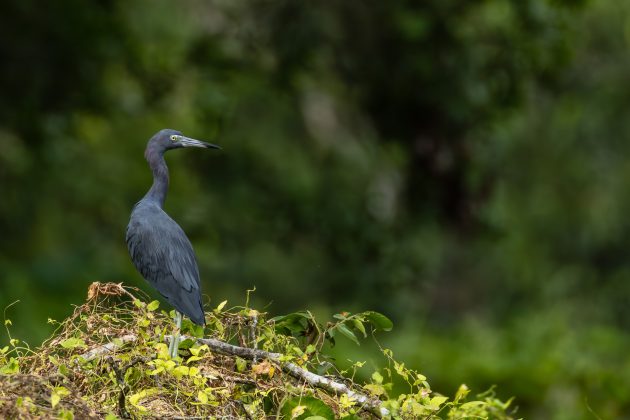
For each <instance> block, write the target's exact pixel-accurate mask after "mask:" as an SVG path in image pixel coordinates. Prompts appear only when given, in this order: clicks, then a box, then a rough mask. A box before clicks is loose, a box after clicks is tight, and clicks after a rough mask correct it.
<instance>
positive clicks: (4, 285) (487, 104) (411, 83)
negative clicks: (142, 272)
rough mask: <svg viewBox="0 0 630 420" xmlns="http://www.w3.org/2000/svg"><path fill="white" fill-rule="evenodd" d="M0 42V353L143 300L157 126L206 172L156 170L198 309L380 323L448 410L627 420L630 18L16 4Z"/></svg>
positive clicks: (349, 353) (575, 10) (314, 4)
mask: <svg viewBox="0 0 630 420" xmlns="http://www.w3.org/2000/svg"><path fill="white" fill-rule="evenodd" d="M0 16H2V17H1V18H0V19H1V24H0V58H1V61H2V64H1V65H0V92H1V97H0V308H4V307H6V306H7V305H8V304H9V303H11V302H13V301H15V300H20V303H18V304H16V305H14V306H12V307H11V308H10V309H9V310H8V311H7V317H9V318H11V319H12V320H13V328H12V333H13V335H14V336H17V337H19V338H23V339H25V340H27V341H28V342H30V343H31V344H32V345H37V344H38V343H39V342H40V341H41V340H42V339H43V338H44V337H46V336H47V335H48V334H50V332H51V328H52V327H51V326H50V325H48V324H47V323H46V321H47V319H48V318H49V317H51V318H55V319H63V318H64V317H66V316H67V315H69V314H70V313H71V311H72V305H78V304H80V303H81V302H83V300H84V298H85V294H86V288H87V286H88V285H89V284H90V283H91V282H93V281H113V282H123V283H125V284H127V285H133V286H138V287H141V288H143V289H145V290H148V287H147V285H146V284H145V283H144V281H143V280H142V279H141V277H140V276H139V274H137V273H136V272H135V270H134V268H133V267H132V265H131V263H130V261H129V257H128V255H127V250H126V247H125V243H124V229H125V226H126V223H127V220H128V215H129V212H130V210H131V207H132V206H133V204H134V203H135V202H136V201H137V200H138V199H139V198H140V197H141V196H142V195H143V194H144V192H145V191H146V190H147V189H148V187H149V185H150V182H151V179H150V172H149V170H148V169H147V166H146V162H144V160H143V156H142V153H143V149H144V146H145V144H146V141H147V140H148V138H149V137H150V136H151V135H152V134H153V133H154V132H156V131H157V130H159V129H161V128H166V127H168V128H175V129H179V130H182V131H183V132H184V133H185V134H187V135H189V136H191V137H196V138H200V139H203V140H207V141H212V142H215V143H219V144H221V145H222V146H223V147H224V151H223V152H219V153H216V152H209V151H206V152H204V151H199V150H190V149H188V150H178V151H175V152H171V153H169V154H168V155H167V161H168V163H169V165H170V169H171V181H172V182H171V191H170V194H169V197H168V199H167V203H166V210H167V211H168V212H169V213H170V214H171V215H172V216H173V217H174V218H175V219H176V220H177V221H178V222H179V223H180V224H181V225H182V227H183V228H184V230H185V231H186V232H187V233H188V235H189V237H190V239H191V241H192V242H193V244H194V247H195V250H196V252H197V255H198V260H199V265H200V271H201V274H202V281H203V289H204V292H205V294H206V299H205V301H206V302H207V303H208V305H210V306H216V304H218V303H219V302H220V301H222V300H224V299H228V300H229V302H230V304H242V303H243V302H244V299H245V290H246V289H248V288H252V287H253V286H256V288H257V290H256V292H255V293H254V299H255V303H256V304H257V305H258V307H259V308H261V309H263V308H264V309H265V310H267V311H268V312H270V313H271V314H274V315H277V314H281V313H286V312H288V311H293V310H299V309H311V310H314V311H316V312H317V313H320V314H323V315H324V316H327V315H329V314H331V313H334V312H338V311H342V310H348V311H359V310H367V309H372V310H378V311H380V312H383V313H385V314H387V315H388V316H390V317H391V318H392V319H393V320H394V322H395V329H394V331H393V332H391V333H389V334H385V335H380V336H379V339H380V341H381V343H382V344H383V345H384V346H387V347H390V348H392V349H393V350H394V353H395V354H396V355H397V356H398V357H399V358H401V359H402V360H404V361H405V362H406V364H407V365H408V366H412V367H414V368H417V369H419V370H420V371H422V372H423V373H424V374H426V375H427V376H428V378H429V381H430V383H431V384H432V385H433V387H434V388H435V389H436V390H438V391H441V392H444V393H451V394H452V393H454V392H455V390H456V389H457V387H458V386H459V384H460V383H462V382H465V383H466V384H468V385H469V386H470V387H472V388H473V389H474V390H476V391H483V390H485V389H487V388H488V387H490V386H491V385H493V384H496V385H498V388H497V389H498V394H499V396H500V397H501V398H504V399H507V398H509V397H511V396H516V402H515V405H518V406H519V411H518V413H517V415H518V416H524V417H526V418H554V419H581V418H585V419H591V418H596V417H595V416H594V415H593V414H592V413H593V412H594V413H596V415H598V416H599V417H601V418H621V417H623V416H624V413H627V412H628V411H630V379H629V378H630V337H629V334H628V327H629V326H630V321H629V318H628V315H627V311H628V306H629V304H630V264H629V263H628V261H629V259H628V255H629V254H630V218H629V217H628V215H629V214H630V194H629V192H630V161H629V159H628V154H629V152H630V142H629V140H630V118H628V115H629V110H630V54H629V52H630V3H628V2H624V1H613V0H600V1H595V0H593V1H560V0H557V1H544V0H513V1H508V0H485V1H469V0H460V1H455V0H424V1H411V0H410V1H403V0H391V1H382V0H365V1H341V2H323V1H280V0H276V1H271V0H251V1H227V0H223V1H214V2H205V1H182V2H166V1H151V2H149V1H139V0H127V1H94V2H84V1H78V0H76V1H61V2H35V1H23V0H22V1H4V2H2V5H1V6H0ZM3 334H4V333H3ZM5 340H6V335H3V336H2V341H5ZM339 344H340V347H339V348H338V349H337V350H336V354H337V355H338V357H339V358H340V359H341V360H345V359H347V358H353V359H355V360H370V361H371V362H370V363H371V365H370V366H371V367H373V366H374V365H379V364H380V363H382V359H379V358H377V357H375V356H374V355H375V349H374V347H375V346H374V345H373V344H369V343H366V344H365V345H363V346H361V347H355V346H354V345H352V344H351V343H346V342H342V341H341V340H340V343H339ZM365 374H369V370H366V372H365Z"/></svg>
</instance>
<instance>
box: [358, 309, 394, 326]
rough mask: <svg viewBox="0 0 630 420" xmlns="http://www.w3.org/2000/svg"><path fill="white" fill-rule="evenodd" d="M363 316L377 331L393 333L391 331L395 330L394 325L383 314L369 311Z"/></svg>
mask: <svg viewBox="0 0 630 420" xmlns="http://www.w3.org/2000/svg"><path fill="white" fill-rule="evenodd" d="M363 316H365V318H367V320H368V321H370V323H371V324H372V325H373V326H374V328H375V329H377V330H383V331H391V329H392V328H394V323H393V322H392V321H391V320H390V319H389V318H387V317H386V316H385V315H383V314H381V313H378V312H374V311H367V312H363Z"/></svg>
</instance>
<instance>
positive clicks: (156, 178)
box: [144, 145, 168, 208]
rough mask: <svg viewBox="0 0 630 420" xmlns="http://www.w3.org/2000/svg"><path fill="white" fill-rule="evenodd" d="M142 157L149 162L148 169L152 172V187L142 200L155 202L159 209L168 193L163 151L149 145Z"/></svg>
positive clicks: (166, 170)
mask: <svg viewBox="0 0 630 420" xmlns="http://www.w3.org/2000/svg"><path fill="white" fill-rule="evenodd" d="M144 157H145V158H146V159H147V162H149V167H150V168H151V172H153V185H151V189H150V190H149V191H148V192H147V193H146V195H145V196H144V200H148V201H152V202H155V203H157V204H158V205H159V206H160V208H161V207H162V206H163V205H164V200H166V192H167V191H168V167H167V166H166V162H165V161H164V151H163V150H157V148H155V147H151V145H149V146H148V147H147V149H146V151H145V152H144Z"/></svg>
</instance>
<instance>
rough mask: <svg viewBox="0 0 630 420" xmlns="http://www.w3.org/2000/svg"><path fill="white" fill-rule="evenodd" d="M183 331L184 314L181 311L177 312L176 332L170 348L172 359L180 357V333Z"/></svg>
mask: <svg viewBox="0 0 630 420" xmlns="http://www.w3.org/2000/svg"><path fill="white" fill-rule="evenodd" d="M181 329H182V314H181V312H179V311H175V331H174V332H173V338H172V339H171V344H170V346H169V347H168V351H169V353H170V354H171V359H174V358H176V357H177V355H178V350H179V333H180V331H181Z"/></svg>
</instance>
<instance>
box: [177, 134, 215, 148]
mask: <svg viewBox="0 0 630 420" xmlns="http://www.w3.org/2000/svg"><path fill="white" fill-rule="evenodd" d="M179 142H180V143H181V144H182V146H184V147H203V148H204V149H220V147H219V146H217V145H216V144H212V143H206V142H205V141H200V140H195V139H191V138H188V137H184V136H182V138H181V139H180V140H179Z"/></svg>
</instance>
